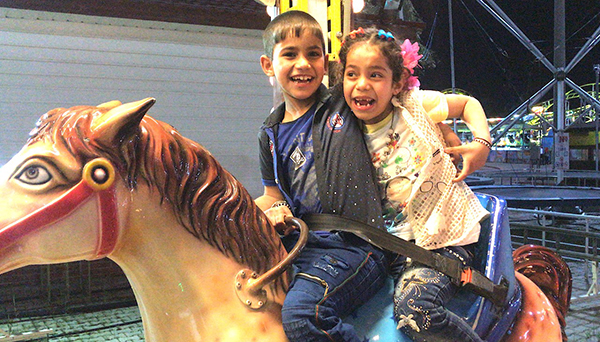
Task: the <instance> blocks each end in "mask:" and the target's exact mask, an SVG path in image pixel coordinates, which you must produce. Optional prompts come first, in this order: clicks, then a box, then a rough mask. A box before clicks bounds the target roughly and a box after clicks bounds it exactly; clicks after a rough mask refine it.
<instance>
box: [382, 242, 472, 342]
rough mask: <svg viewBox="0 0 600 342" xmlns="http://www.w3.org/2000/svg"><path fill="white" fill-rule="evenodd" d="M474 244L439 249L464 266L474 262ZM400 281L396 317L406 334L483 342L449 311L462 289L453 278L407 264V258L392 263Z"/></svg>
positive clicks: (393, 271)
mask: <svg viewBox="0 0 600 342" xmlns="http://www.w3.org/2000/svg"><path fill="white" fill-rule="evenodd" d="M473 246H474V245H469V246H463V247H456V246H453V247H446V248H441V249H437V250H435V252H438V253H440V254H442V255H445V256H448V257H451V258H453V259H458V260H461V261H462V262H463V265H465V266H466V265H470V264H471V262H472V255H473V254H472V248H473ZM392 275H393V276H394V279H395V280H396V289H395V291H394V318H395V319H396V320H397V321H398V322H399V324H398V326H399V328H400V329H402V331H403V332H404V333H405V334H407V335H408V336H410V337H411V338H412V339H413V340H415V341H436V342H437V341H461V342H470V341H477V342H479V341H481V342H483V340H482V339H481V338H480V337H479V335H477V334H476V333H475V331H473V329H472V328H471V326H470V325H468V324H467V323H466V322H465V321H464V320H463V319H462V318H461V317H459V316H457V315H456V314H454V313H453V312H451V311H450V310H447V309H446V308H445V303H446V302H448V301H449V300H450V299H451V298H452V297H453V296H454V295H455V294H456V291H457V290H458V286H457V285H455V284H454V283H452V281H451V280H450V277H448V276H446V275H445V274H443V273H441V272H438V271H436V270H434V269H432V268H429V267H425V266H423V265H421V264H418V263H416V262H408V263H405V262H404V259H403V258H399V259H398V260H396V261H394V262H393V263H392Z"/></svg>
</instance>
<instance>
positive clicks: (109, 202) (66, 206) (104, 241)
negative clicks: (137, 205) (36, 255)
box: [0, 158, 119, 259]
mask: <svg viewBox="0 0 600 342" xmlns="http://www.w3.org/2000/svg"><path fill="white" fill-rule="evenodd" d="M114 180H115V171H114V167H113V166H112V164H111V163H110V162H109V161H107V160H106V159H103V158H98V159H94V160H92V161H90V162H88V163H87V164H86V165H85V166H84V167H83V172H82V178H81V181H80V182H79V183H77V184H76V185H75V186H74V187H72V188H71V189H69V190H68V191H67V192H65V193H64V194H62V195H61V196H60V197H58V198H56V199H55V200H53V201H52V202H50V203H48V204H47V205H45V206H43V207H41V208H39V209H37V210H35V211H34V212H32V213H30V214H29V215H27V216H25V217H22V218H20V219H19V220H17V221H15V222H13V223H12V224H10V225H8V226H6V227H4V228H2V229H1V230H0V247H4V246H9V245H10V244H12V243H14V242H15V241H17V240H18V239H20V238H21V237H23V236H25V235H27V234H29V233H32V232H34V231H37V230H39V229H42V228H44V227H46V226H48V225H50V224H53V223H55V222H58V221H60V220H62V219H63V218H65V217H67V216H69V215H70V214H71V213H73V212H74V211H75V210H77V209H78V208H79V206H81V205H82V204H83V203H85V202H86V201H87V200H89V199H90V198H91V197H92V196H93V195H96V196H97V198H98V216H99V218H100V222H99V229H98V234H99V238H98V245H97V247H96V251H95V253H94V259H100V258H103V257H105V256H107V255H108V254H110V253H111V252H112V251H113V249H114V248H115V245H116V243H117V238H118V235H119V225H118V213H117V201H116V192H115V188H114V185H113V183H114Z"/></svg>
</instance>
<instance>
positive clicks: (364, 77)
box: [344, 43, 402, 124]
mask: <svg viewBox="0 0 600 342" xmlns="http://www.w3.org/2000/svg"><path fill="white" fill-rule="evenodd" d="M401 83H402V82H394V81H393V71H392V69H390V67H389V65H388V61H387V59H386V58H385V57H384V56H383V55H382V54H381V52H380V50H379V47H377V46H373V45H370V44H368V43H360V44H357V45H356V46H353V47H352V48H351V50H350V51H349V52H348V55H347V57H346V68H345V71H344V98H345V99H346V102H347V103H348V105H349V106H350V109H352V111H353V112H354V115H356V117H358V118H359V119H360V120H363V121H364V122H365V123H366V124H374V123H377V122H379V121H381V120H383V119H385V118H386V117H387V115H388V114H389V113H390V112H391V110H392V107H393V106H392V103H391V100H392V97H393V96H395V95H397V94H398V93H399V92H400V91H401V89H402V87H401V86H402V84H401Z"/></svg>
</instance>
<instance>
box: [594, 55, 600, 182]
mask: <svg viewBox="0 0 600 342" xmlns="http://www.w3.org/2000/svg"><path fill="white" fill-rule="evenodd" d="M594 72H596V84H595V85H594V95H595V96H596V100H600V96H599V95H598V90H599V89H600V88H598V83H600V64H594ZM594 114H595V115H594V122H595V124H596V135H595V138H596V150H595V151H594V160H595V161H596V171H598V109H596V108H594Z"/></svg>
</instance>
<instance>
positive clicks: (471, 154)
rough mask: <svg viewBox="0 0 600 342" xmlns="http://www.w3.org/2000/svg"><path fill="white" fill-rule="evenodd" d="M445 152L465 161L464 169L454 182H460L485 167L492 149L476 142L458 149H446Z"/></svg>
mask: <svg viewBox="0 0 600 342" xmlns="http://www.w3.org/2000/svg"><path fill="white" fill-rule="evenodd" d="M444 152H446V153H448V154H459V155H461V156H462V159H463V168H462V170H459V171H460V172H459V174H458V175H457V176H456V178H454V179H453V180H452V181H453V182H455V183H456V182H460V181H461V180H464V179H465V178H467V176H468V175H470V174H471V173H473V172H475V171H477V170H479V169H480V168H482V167H483V166H484V165H485V162H486V161H487V157H488V155H489V154H490V149H489V148H487V147H486V146H484V145H483V144H480V143H478V142H476V141H473V142H470V143H468V144H466V145H461V146H456V147H446V148H445V149H444Z"/></svg>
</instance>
